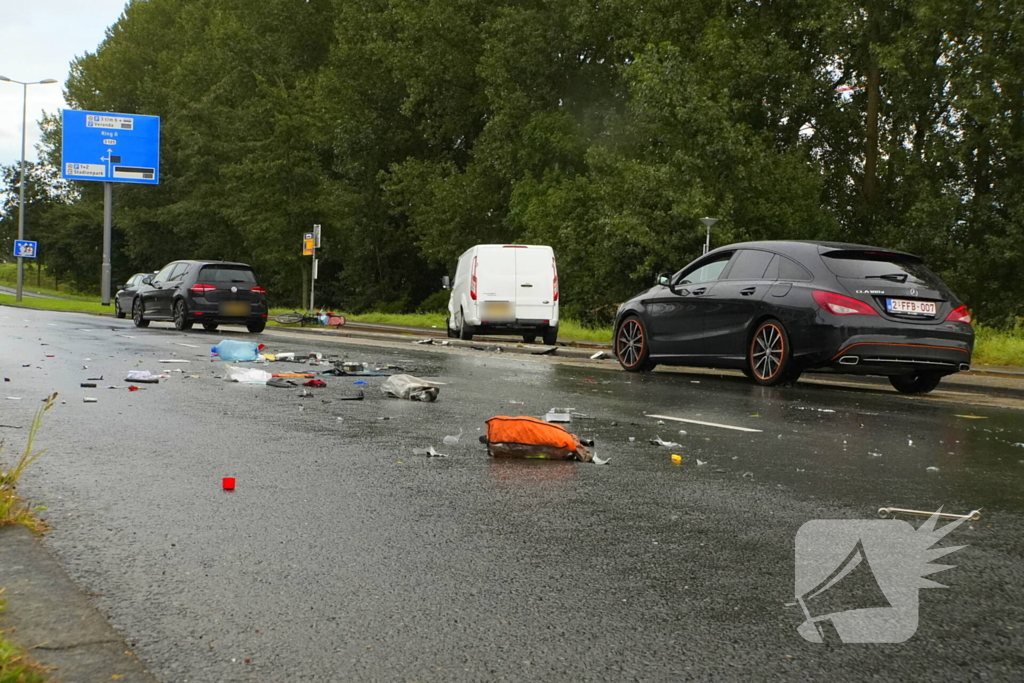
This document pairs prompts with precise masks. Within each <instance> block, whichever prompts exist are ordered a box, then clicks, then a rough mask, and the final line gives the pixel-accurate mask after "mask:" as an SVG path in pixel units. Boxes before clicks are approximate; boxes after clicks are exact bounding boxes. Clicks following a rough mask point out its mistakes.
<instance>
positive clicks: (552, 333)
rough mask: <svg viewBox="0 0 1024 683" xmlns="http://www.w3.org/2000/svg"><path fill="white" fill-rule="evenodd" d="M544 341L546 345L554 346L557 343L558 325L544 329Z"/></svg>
mask: <svg viewBox="0 0 1024 683" xmlns="http://www.w3.org/2000/svg"><path fill="white" fill-rule="evenodd" d="M544 343H545V344H546V345H547V346H554V345H555V344H557V343H558V327H549V328H548V329H546V330H544Z"/></svg>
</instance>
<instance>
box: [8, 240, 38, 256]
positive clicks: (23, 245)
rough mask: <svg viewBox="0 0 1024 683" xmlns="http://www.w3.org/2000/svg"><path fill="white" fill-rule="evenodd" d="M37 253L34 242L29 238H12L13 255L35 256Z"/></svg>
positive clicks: (36, 246)
mask: <svg viewBox="0 0 1024 683" xmlns="http://www.w3.org/2000/svg"><path fill="white" fill-rule="evenodd" d="M37 253H39V249H38V245H37V243H36V242H30V241H29V240H14V255H15V256H19V257H21V258H35V257H36V254H37Z"/></svg>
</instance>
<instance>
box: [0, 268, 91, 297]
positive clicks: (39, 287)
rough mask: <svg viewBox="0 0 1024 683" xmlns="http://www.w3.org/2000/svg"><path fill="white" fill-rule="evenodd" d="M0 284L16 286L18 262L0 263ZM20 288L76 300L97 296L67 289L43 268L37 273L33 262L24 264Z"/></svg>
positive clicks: (34, 292)
mask: <svg viewBox="0 0 1024 683" xmlns="http://www.w3.org/2000/svg"><path fill="white" fill-rule="evenodd" d="M37 275H38V276H37ZM37 283H38V284H37ZM0 286H3V287H12V288H13V287H17V286H18V264H16V263H0ZM22 289H23V291H25V292H32V293H33V294H49V295H51V296H59V297H64V298H67V299H75V300H78V301H93V300H95V299H96V298H97V297H96V295H95V294H89V293H88V292H77V291H75V290H72V289H69V288H68V287H67V285H65V286H63V287H60V286H58V284H57V281H56V280H54V279H53V277H51V276H50V275H49V274H48V273H47V272H46V270H45V269H44V270H43V272H42V273H41V274H37V273H36V269H35V266H34V264H28V265H26V266H25V280H24V282H23V283H22Z"/></svg>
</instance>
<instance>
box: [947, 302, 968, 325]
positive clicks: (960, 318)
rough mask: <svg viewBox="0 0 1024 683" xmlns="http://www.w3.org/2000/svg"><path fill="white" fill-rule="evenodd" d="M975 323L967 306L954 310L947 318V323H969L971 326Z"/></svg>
mask: <svg viewBox="0 0 1024 683" xmlns="http://www.w3.org/2000/svg"><path fill="white" fill-rule="evenodd" d="M973 321H974V318H972V317H971V312H970V311H968V310H967V306H961V307H960V308H954V309H953V310H952V311H950V312H949V315H947V316H946V322H950V323H967V324H968V325H970V324H971V323H972V322H973Z"/></svg>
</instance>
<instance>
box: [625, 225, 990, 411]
mask: <svg viewBox="0 0 1024 683" xmlns="http://www.w3.org/2000/svg"><path fill="white" fill-rule="evenodd" d="M973 348H974V330H973V328H972V327H971V314H970V312H969V311H968V310H967V306H965V305H964V304H963V302H961V301H960V300H959V299H957V298H956V296H955V295H954V294H953V293H952V292H951V291H950V290H949V288H948V287H947V286H946V284H945V283H944V282H943V281H942V280H941V279H939V277H938V276H937V275H935V273H933V272H932V271H930V270H928V268H927V267H926V266H925V265H924V263H923V262H922V260H921V259H920V258H919V257H917V256H914V255H912V254H907V253H904V252H899V251H893V250H891V249H880V248H878V247H867V246H863V245H858V244H842V243H836V242H796V241H794V242H788V241H786V242H781V241H780V242H745V243H742V244H732V245H729V246H726V247H721V248H719V249H715V250H714V251H711V252H708V253H707V254H705V255H704V256H703V257H701V258H699V259H697V260H696V261H694V262H693V263H691V264H690V265H688V266H686V267H685V268H683V269H682V270H680V271H679V272H677V273H675V274H664V275H661V276H659V277H658V284H656V285H655V286H654V287H652V288H651V289H649V290H647V291H646V292H643V293H642V294H639V295H637V296H635V297H633V298H632V299H630V300H629V301H627V302H626V303H624V304H622V305H621V306H620V307H619V310H618V313H617V315H616V320H615V354H616V356H617V357H618V359H619V363H621V365H622V367H623V368H625V369H626V370H629V371H632V372H642V371H649V370H652V369H654V367H655V366H656V365H658V364H666V365H702V366H709V367H723V368H739V369H741V370H743V372H744V374H746V375H747V376H748V377H750V378H751V379H753V380H754V381H755V382H757V383H759V384H765V385H775V384H779V383H782V382H793V381H796V379H797V378H799V376H800V374H801V373H802V372H803V371H805V370H813V369H821V368H828V369H831V370H834V371H838V372H847V373H857V374H864V375H886V376H888V377H889V381H890V382H891V383H892V385H893V386H894V387H895V388H896V389H897V390H898V391H901V392H903V393H906V394H923V393H927V392H929V391H931V390H932V389H934V388H935V387H936V386H938V384H939V380H940V379H941V378H942V377H943V376H944V375H948V374H951V373H954V372H958V371H962V370H968V369H970V363H971V351H972V350H973Z"/></svg>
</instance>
